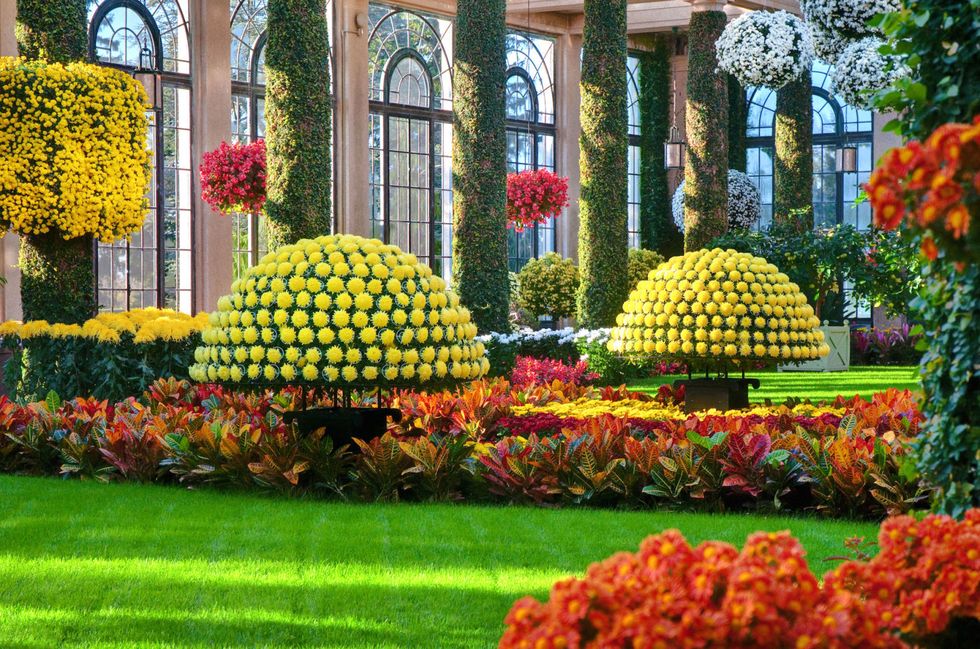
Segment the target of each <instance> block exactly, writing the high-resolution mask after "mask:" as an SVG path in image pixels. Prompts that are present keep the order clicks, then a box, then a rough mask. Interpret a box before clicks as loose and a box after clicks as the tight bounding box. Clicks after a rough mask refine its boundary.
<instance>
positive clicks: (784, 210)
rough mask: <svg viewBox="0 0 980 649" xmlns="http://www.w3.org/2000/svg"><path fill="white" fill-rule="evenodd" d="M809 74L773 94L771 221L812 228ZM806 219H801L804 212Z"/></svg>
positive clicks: (811, 106) (811, 115) (811, 125)
mask: <svg viewBox="0 0 980 649" xmlns="http://www.w3.org/2000/svg"><path fill="white" fill-rule="evenodd" d="M811 92H812V91H811V88H810V73H809V72H807V73H805V74H804V75H803V76H802V77H800V78H799V79H797V80H795V81H792V82H790V83H788V84H787V85H785V86H783V87H782V88H780V89H779V91H778V92H777V93H776V159H775V162H774V166H773V175H774V178H773V184H774V191H773V203H774V209H773V217H774V218H775V220H777V221H786V220H787V219H790V218H793V219H803V221H802V222H801V223H800V224H799V225H800V227H801V228H812V227H813V100H812V99H811V97H810V93H811ZM800 210H803V211H804V212H805V211H808V213H809V216H806V217H804V216H803V212H800Z"/></svg>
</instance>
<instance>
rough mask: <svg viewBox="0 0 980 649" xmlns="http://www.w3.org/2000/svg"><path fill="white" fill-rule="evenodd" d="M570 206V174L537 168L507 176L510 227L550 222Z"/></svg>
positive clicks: (524, 226)
mask: <svg viewBox="0 0 980 649" xmlns="http://www.w3.org/2000/svg"><path fill="white" fill-rule="evenodd" d="M566 207H568V178H562V177H561V176H559V175H558V174H556V173H554V172H553V171H548V170H547V169H536V170H530V171H522V172H520V173H513V174H508V176H507V227H508V228H513V229H514V230H516V231H517V232H523V231H524V230H525V229H526V228H529V227H532V226H534V225H535V224H536V223H547V221H548V219H551V218H554V217H557V216H558V215H560V214H561V211H562V210H563V209H565V208H566Z"/></svg>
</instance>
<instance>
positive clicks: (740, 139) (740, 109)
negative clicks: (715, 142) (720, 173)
mask: <svg viewBox="0 0 980 649" xmlns="http://www.w3.org/2000/svg"><path fill="white" fill-rule="evenodd" d="M748 118H749V106H748V103H747V102H746V99H745V88H743V87H742V84H740V83H739V82H738V79H736V78H735V77H734V76H732V75H728V168H729V169H735V170H736V171H741V172H742V173H745V169H746V166H747V163H748V160H747V159H746V144H745V129H746V126H747V125H748Z"/></svg>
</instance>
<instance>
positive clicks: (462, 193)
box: [453, 0, 510, 331]
mask: <svg viewBox="0 0 980 649" xmlns="http://www.w3.org/2000/svg"><path fill="white" fill-rule="evenodd" d="M506 6H507V3H506V0H459V2H458V3H457V5H456V7H457V10H456V48H455V64H454V65H455V72H454V77H453V95H454V97H453V110H454V112H455V123H454V125H453V187H454V190H455V191H454V195H453V223H454V230H453V281H454V283H455V288H456V291H457V292H458V293H459V296H460V298H461V300H462V301H463V303H464V304H466V306H467V307H468V308H469V309H470V311H471V312H472V313H473V318H474V321H475V322H476V324H477V326H479V327H480V329H481V330H484V331H507V330H508V329H509V319H508V316H509V311H510V308H509V307H510V305H509V290H510V289H509V286H510V281H509V275H508V272H507V271H508V268H507V215H506V202H507V133H506V130H505V123H506V122H505V120H506V116H505V106H504V85H505V75H506V73H507V68H506V61H505V59H504V52H505V47H506V38H507V25H506V22H505V18H504V16H505V11H506Z"/></svg>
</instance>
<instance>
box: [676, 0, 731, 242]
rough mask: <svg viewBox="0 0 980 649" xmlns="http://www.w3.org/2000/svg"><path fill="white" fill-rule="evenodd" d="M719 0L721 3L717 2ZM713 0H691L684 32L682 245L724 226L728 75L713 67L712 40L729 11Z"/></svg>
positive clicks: (722, 231)
mask: <svg viewBox="0 0 980 649" xmlns="http://www.w3.org/2000/svg"><path fill="white" fill-rule="evenodd" d="M721 4H723V3H721ZM717 6H719V3H717V2H703V1H701V0H699V2H697V3H695V5H694V12H693V13H692V14H691V24H690V27H689V32H688V76H687V109H686V115H685V121H686V124H687V165H686V167H685V169H684V181H685V184H684V230H685V237H684V249H685V250H688V251H691V250H700V249H701V248H704V247H706V246H707V245H708V244H709V243H710V242H711V240H712V239H714V238H715V237H718V236H720V235H722V234H725V232H727V231H728V79H727V77H726V75H725V74H723V73H719V72H717V71H716V68H717V66H718V62H717V57H716V55H715V41H717V40H718V38H719V37H720V36H721V33H722V31H724V29H725V25H726V24H727V22H728V16H727V15H726V14H725V12H724V11H716V10H714V8H715V7H717Z"/></svg>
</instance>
